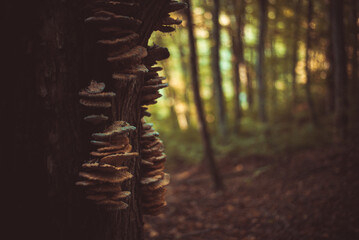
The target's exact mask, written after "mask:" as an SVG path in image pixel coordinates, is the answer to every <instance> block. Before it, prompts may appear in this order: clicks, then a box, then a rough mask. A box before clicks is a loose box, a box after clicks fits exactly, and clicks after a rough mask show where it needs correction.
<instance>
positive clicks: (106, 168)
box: [82, 163, 128, 172]
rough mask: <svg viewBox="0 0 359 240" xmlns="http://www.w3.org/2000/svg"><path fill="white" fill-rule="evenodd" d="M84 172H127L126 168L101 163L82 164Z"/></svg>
mask: <svg viewBox="0 0 359 240" xmlns="http://www.w3.org/2000/svg"><path fill="white" fill-rule="evenodd" d="M82 167H83V168H84V170H86V169H87V170H90V171H91V170H92V171H103V172H119V171H127V170H128V167H126V166H122V167H117V166H113V165H110V164H101V163H84V164H82Z"/></svg>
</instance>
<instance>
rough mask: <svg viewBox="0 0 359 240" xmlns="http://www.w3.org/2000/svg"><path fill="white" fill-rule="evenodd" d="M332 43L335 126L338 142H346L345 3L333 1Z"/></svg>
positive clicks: (331, 3) (338, 0) (331, 2)
mask: <svg viewBox="0 0 359 240" xmlns="http://www.w3.org/2000/svg"><path fill="white" fill-rule="evenodd" d="M330 5H331V6H330V9H331V16H332V24H331V26H332V41H333V54H334V86H335V110H334V113H335V126H336V137H337V139H338V140H345V138H346V136H347V128H348V115H347V79H348V76H347V71H346V62H347V59H346V54H345V48H344V31H343V29H344V24H343V2H342V1H341V0H331V1H330Z"/></svg>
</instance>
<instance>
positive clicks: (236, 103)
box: [231, 34, 242, 134]
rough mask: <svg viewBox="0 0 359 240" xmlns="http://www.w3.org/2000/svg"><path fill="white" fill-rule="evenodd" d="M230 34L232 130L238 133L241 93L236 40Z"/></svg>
mask: <svg viewBox="0 0 359 240" xmlns="http://www.w3.org/2000/svg"><path fill="white" fill-rule="evenodd" d="M231 35H232V52H233V56H232V68H233V89H234V94H233V110H234V131H235V133H237V134H238V133H239V129H240V121H241V115H242V109H241V102H240V101H241V100H240V93H241V79H240V75H239V59H238V58H239V57H238V45H237V43H238V41H237V40H236V38H235V37H234V34H231Z"/></svg>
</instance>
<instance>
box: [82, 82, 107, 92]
mask: <svg viewBox="0 0 359 240" xmlns="http://www.w3.org/2000/svg"><path fill="white" fill-rule="evenodd" d="M105 86H106V85H105V83H103V82H96V81H94V80H91V82H90V85H89V86H88V87H87V88H85V89H84V90H82V91H85V92H87V93H101V92H103V90H104V89H105Z"/></svg>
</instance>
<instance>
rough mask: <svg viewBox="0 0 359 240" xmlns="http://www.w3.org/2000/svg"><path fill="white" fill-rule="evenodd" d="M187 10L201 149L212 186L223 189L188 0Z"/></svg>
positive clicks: (193, 86) (187, 1)
mask: <svg viewBox="0 0 359 240" xmlns="http://www.w3.org/2000/svg"><path fill="white" fill-rule="evenodd" d="M186 3H187V5H188V6H187V7H188V8H187V9H186V10H185V11H186V17H187V23H188V40H189V47H190V63H191V78H192V88H193V95H194V102H195V105H196V109H197V115H198V121H199V124H200V130H201V135H202V141H203V147H204V155H205V156H204V157H205V159H206V160H207V163H208V168H209V170H210V174H211V176H212V179H213V184H214V187H215V189H217V190H219V189H223V188H224V185H223V181H222V178H221V176H220V174H219V171H218V167H217V166H216V162H215V159H214V156H213V149H212V145H211V138H210V134H209V132H208V128H207V122H206V118H205V113H204V110H203V106H202V101H201V96H200V89H199V79H198V65H197V64H198V63H197V48H196V43H195V37H194V34H193V20H192V13H191V4H190V1H189V0H186Z"/></svg>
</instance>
